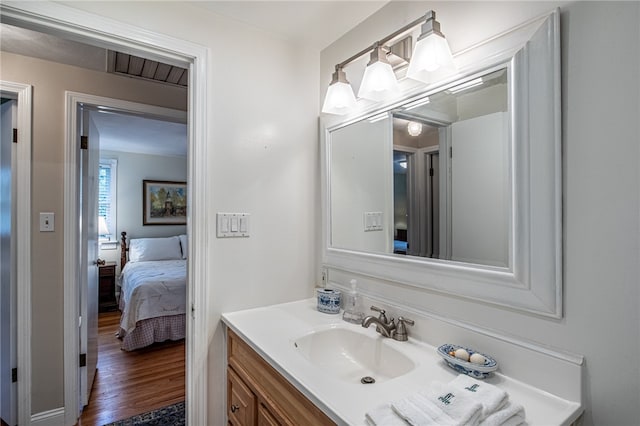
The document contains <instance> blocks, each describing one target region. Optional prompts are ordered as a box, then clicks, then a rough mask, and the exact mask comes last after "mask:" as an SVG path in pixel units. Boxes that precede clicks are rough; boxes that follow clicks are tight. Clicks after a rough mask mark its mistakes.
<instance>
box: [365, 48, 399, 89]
mask: <svg viewBox="0 0 640 426" xmlns="http://www.w3.org/2000/svg"><path fill="white" fill-rule="evenodd" d="M397 91H398V81H397V80H396V75H395V74H394V72H393V68H391V64H390V63H389V61H388V60H387V53H386V52H385V51H384V49H383V48H382V46H380V45H379V44H378V43H376V47H374V48H373V50H372V51H371V60H370V61H369V63H368V64H367V68H366V69H365V70H364V76H363V77H362V83H361V84H360V90H358V97H360V98H365V99H370V100H372V101H382V100H384V99H386V98H388V97H389V96H390V95H392V94H394V93H396V92H397Z"/></svg>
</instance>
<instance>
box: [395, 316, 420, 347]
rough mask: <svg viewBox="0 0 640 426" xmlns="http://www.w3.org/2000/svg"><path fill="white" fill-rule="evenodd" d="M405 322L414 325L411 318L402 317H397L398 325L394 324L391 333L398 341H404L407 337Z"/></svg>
mask: <svg viewBox="0 0 640 426" xmlns="http://www.w3.org/2000/svg"><path fill="white" fill-rule="evenodd" d="M405 324H409V325H415V322H414V321H413V320H410V319H408V318H404V317H401V316H400V317H398V325H397V326H396V331H395V333H394V334H393V338H394V339H395V340H398V341H400V342H406V341H407V340H408V338H409V336H408V334H407V327H406V325H405Z"/></svg>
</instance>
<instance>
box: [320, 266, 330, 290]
mask: <svg viewBox="0 0 640 426" xmlns="http://www.w3.org/2000/svg"><path fill="white" fill-rule="evenodd" d="M327 284H329V270H328V269H327V268H321V270H320V287H322V288H325V287H326V286H327Z"/></svg>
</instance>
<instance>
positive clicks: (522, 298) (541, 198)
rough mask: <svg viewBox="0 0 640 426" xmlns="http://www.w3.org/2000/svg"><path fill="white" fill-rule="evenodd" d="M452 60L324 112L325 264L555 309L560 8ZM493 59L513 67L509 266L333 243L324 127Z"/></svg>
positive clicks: (529, 308) (548, 311) (539, 310)
mask: <svg viewBox="0 0 640 426" xmlns="http://www.w3.org/2000/svg"><path fill="white" fill-rule="evenodd" d="M455 62H456V65H457V69H458V71H459V72H458V75H457V76H455V77H452V78H450V79H447V81H443V82H438V83H437V84H433V85H430V86H428V87H426V88H425V87H424V86H421V87H416V85H415V84H412V83H411V82H410V81H402V82H401V84H404V86H401V87H404V88H405V89H404V90H403V92H402V94H400V95H399V96H398V98H397V99H395V100H392V101H389V102H386V103H385V104H384V105H381V104H376V105H373V106H369V107H367V106H366V105H365V106H363V105H359V111H357V112H355V113H353V114H350V115H349V116H346V117H344V116H343V117H335V116H334V117H322V119H321V127H322V130H321V147H322V148H321V149H322V156H323V167H322V186H323V187H322V194H323V232H322V235H323V248H324V249H323V264H324V267H326V268H328V269H329V270H331V269H336V270H341V271H345V272H351V273H357V274H361V275H364V276H369V277H372V278H377V279H382V280H385V281H391V282H396V283H401V284H404V285H409V286H414V287H420V288H424V289H429V290H432V291H437V292H440V293H445V294H448V295H453V296H458V297H463V298H467V299H472V300H477V301H482V302H488V303H491V304H495V305H500V306H506V307H509V308H512V309H516V310H520V311H526V312H530V313H534V314H538V315H543V316H548V317H553V318H561V317H562V170H561V114H560V113H561V104H560V95H561V93H560V11H559V9H556V10H554V11H552V12H550V13H548V14H545V15H544V16H541V17H539V18H536V19H533V20H531V21H529V22H526V23H524V24H522V25H520V26H518V27H516V28H514V29H512V30H510V31H507V32H505V33H503V34H500V35H498V36H496V37H493V38H491V39H490V40H487V41H485V42H482V43H480V44H478V45H476V46H473V47H471V48H468V49H465V50H464V51H462V52H459V53H457V54H456V55H455ZM499 64H508V70H509V72H510V75H509V80H510V83H509V85H510V99H509V103H510V110H509V114H510V118H511V127H510V131H511V137H510V144H511V156H512V157H511V160H512V169H511V177H512V194H511V221H510V222H511V224H510V226H511V229H510V234H511V235H512V236H513V239H512V244H511V252H510V259H511V260H512V262H510V266H509V267H508V268H495V267H490V266H483V265H472V264H466V263H459V262H452V261H443V260H438V259H424V258H419V257H403V256H398V255H391V254H381V253H366V252H358V251H353V250H346V249H338V248H333V247H330V241H331V223H330V218H331V214H330V208H331V206H330V200H331V198H330V195H331V194H330V191H329V188H330V181H329V179H330V164H329V159H330V147H329V145H328V144H329V142H330V132H331V131H333V130H335V129H338V128H340V127H343V126H345V125H348V124H350V123H354V122H356V121H359V120H361V119H363V118H365V117H367V116H370V115H372V114H374V113H376V112H379V111H386V110H389V109H392V108H394V107H396V106H399V105H401V104H403V103H406V102H408V101H411V100H412V98H417V97H418V96H419V95H421V94H425V93H435V92H437V91H440V90H441V89H442V88H444V87H446V86H447V85H451V84H452V83H453V82H454V81H456V80H459V79H460V78H461V77H465V76H470V75H472V74H477V73H480V72H482V71H483V70H487V69H490V68H492V67H496V66H497V65H499ZM410 86H411V87H410ZM425 89H426V90H425ZM360 102H362V101H359V103H360ZM381 107H382V108H381Z"/></svg>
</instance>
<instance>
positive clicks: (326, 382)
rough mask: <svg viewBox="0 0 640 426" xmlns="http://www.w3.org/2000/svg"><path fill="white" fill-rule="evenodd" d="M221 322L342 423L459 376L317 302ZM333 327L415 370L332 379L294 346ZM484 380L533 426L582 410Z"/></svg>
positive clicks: (508, 381)
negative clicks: (362, 337)
mask: <svg viewBox="0 0 640 426" xmlns="http://www.w3.org/2000/svg"><path fill="white" fill-rule="evenodd" d="M222 320H223V322H224V323H225V324H226V325H227V326H228V327H229V328H230V329H232V330H233V331H234V332H235V333H236V334H238V336H240V337H241V338H242V339H243V340H244V341H245V342H247V343H248V344H249V345H250V346H251V347H252V348H253V349H254V350H255V351H256V352H257V353H258V354H260V355H261V356H262V357H263V358H264V359H265V360H266V361H267V362H269V364H271V366H273V367H274V368H275V369H276V370H277V371H278V372H280V373H281V374H282V375H283V376H285V377H286V378H287V379H288V380H289V381H290V382H291V383H292V384H293V385H294V386H295V387H296V388H297V389H298V390H300V392H302V393H303V394H304V395H305V396H307V398H309V399H310V400H311V401H312V402H313V403H314V404H315V405H317V406H318V407H319V408H320V409H321V410H322V411H323V412H324V413H325V414H327V416H329V417H330V418H331V419H332V420H334V421H335V422H336V423H338V424H348V425H364V424H365V419H364V415H365V413H366V412H367V411H369V410H371V409H373V408H374V407H376V406H378V405H380V404H382V403H388V402H391V401H393V400H396V399H399V398H402V397H404V396H408V395H410V394H412V393H415V392H417V391H419V390H422V389H425V388H426V387H427V386H428V385H429V383H431V382H432V381H439V382H443V383H446V382H448V381H450V380H452V379H453V378H455V377H456V376H457V374H458V373H457V372H455V371H454V370H452V369H451V368H449V367H448V366H447V365H446V363H445V362H444V361H443V359H442V358H441V357H440V356H439V355H438V354H437V351H436V348H435V347H433V346H431V345H428V344H425V343H422V342H418V341H416V340H414V339H412V338H411V337H410V338H409V341H407V342H398V341H395V340H393V339H388V338H384V337H382V336H380V335H379V334H377V333H376V331H375V326H371V327H369V328H368V329H365V328H363V327H361V326H359V325H356V324H350V323H347V322H345V321H343V320H342V315H341V314H338V315H329V314H324V313H321V312H318V311H317V310H316V299H315V298H314V299H306V300H301V301H297V302H291V303H284V304H280V305H273V306H266V307H262V308H256V309H249V310H245V311H238V312H231V313H225V314H223V315H222ZM331 327H344V328H348V329H349V330H352V331H354V332H358V333H364V334H368V335H370V336H372V337H374V338H376V339H384V341H383V344H386V345H390V346H391V347H393V348H395V349H397V350H398V351H400V352H402V353H403V354H405V355H406V356H408V357H409V358H411V359H412V361H413V362H414V363H415V364H416V368H415V369H414V370H412V371H411V372H410V373H408V374H405V375H404V376H400V377H396V378H394V379H391V380H388V381H385V382H383V383H375V384H372V385H363V384H361V383H360V382H357V383H348V382H346V381H344V380H340V379H338V378H336V377H332V376H331V375H330V374H327V372H326V371H325V370H323V369H321V368H318V367H317V366H316V365H314V364H312V363H311V362H310V361H308V360H307V359H306V358H305V357H304V356H302V355H301V354H300V353H298V351H297V350H296V348H295V347H294V345H293V340H294V339H297V338H299V337H301V336H303V335H306V334H309V333H311V332H313V331H320V330H325V329H327V328H331ZM409 335H410V336H411V330H409ZM442 343H451V342H442ZM485 381H486V382H487V383H490V384H493V385H496V386H498V387H500V388H502V389H504V390H505V391H507V392H508V394H509V398H510V399H511V400H512V401H515V402H517V403H520V404H522V405H523V406H524V407H525V411H526V419H527V424H529V425H544V426H550V425H565V424H566V425H568V424H571V423H572V422H573V421H574V420H575V419H576V418H577V417H578V416H579V415H580V413H581V412H582V411H583V410H582V408H581V406H580V404H579V402H576V401H568V400H565V399H562V398H559V397H557V396H555V395H552V394H550V393H548V392H545V391H542V390H539V389H536V388H534V387H532V386H529V385H527V384H525V383H522V382H520V381H517V380H514V379H512V378H509V377H506V376H504V375H502V374H500V372H499V370H498V372H496V373H494V374H492V376H491V377H489V378H487V379H485Z"/></svg>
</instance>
